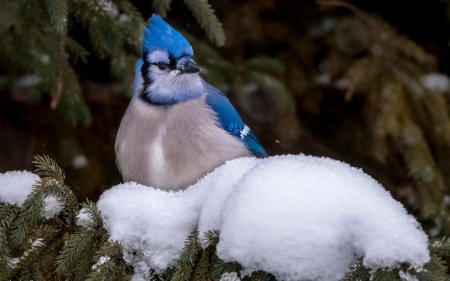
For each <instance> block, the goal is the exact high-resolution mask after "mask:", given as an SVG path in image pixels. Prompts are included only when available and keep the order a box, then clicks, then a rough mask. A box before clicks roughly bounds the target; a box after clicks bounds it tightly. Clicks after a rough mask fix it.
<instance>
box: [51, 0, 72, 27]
mask: <svg viewBox="0 0 450 281" xmlns="http://www.w3.org/2000/svg"><path fill="white" fill-rule="evenodd" d="M46 4H47V14H48V16H49V18H50V23H51V25H52V27H53V29H54V30H55V31H56V32H57V33H65V31H66V28H67V15H68V11H69V10H68V7H67V2H66V0H46Z"/></svg>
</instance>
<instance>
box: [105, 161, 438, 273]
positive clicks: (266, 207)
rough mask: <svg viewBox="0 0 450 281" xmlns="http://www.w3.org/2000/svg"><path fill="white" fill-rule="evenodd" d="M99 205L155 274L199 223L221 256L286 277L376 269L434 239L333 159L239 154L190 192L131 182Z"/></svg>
mask: <svg viewBox="0 0 450 281" xmlns="http://www.w3.org/2000/svg"><path fill="white" fill-rule="evenodd" d="M98 206H99V209H100V210H101V212H102V215H103V217H104V221H105V225H106V227H107V229H108V231H109V232H110V234H111V239H113V240H118V241H119V242H121V243H122V244H123V245H124V247H125V248H126V249H127V250H128V251H129V252H130V253H135V257H136V258H135V259H134V261H132V262H135V264H138V263H139V262H142V260H143V261H145V262H146V264H147V265H148V266H150V267H152V268H154V269H156V270H158V271H162V270H163V269H165V268H166V267H167V266H171V265H174V263H175V261H176V260H177V258H178V256H179V254H180V251H181V249H182V247H183V243H184V241H185V239H186V238H187V236H188V234H189V233H190V232H191V231H192V230H194V229H195V228H197V227H198V229H199V231H200V233H203V232H205V231H208V230H219V231H220V242H219V244H218V245H217V253H218V256H219V257H220V258H221V259H223V260H226V261H237V262H239V263H240V264H242V265H243V266H244V267H245V268H246V269H248V270H264V271H268V272H271V273H273V274H276V275H277V276H278V277H280V278H281V279H283V280H339V279H341V278H342V277H343V276H344V274H345V273H346V272H347V271H348V270H349V267H350V265H351V264H352V262H354V261H355V260H356V259H358V258H360V257H363V260H364V264H365V265H366V266H367V267H369V268H374V269H375V268H379V267H395V266H398V265H399V264H400V263H403V262H408V263H410V264H411V265H413V266H415V267H418V268H420V267H421V266H422V265H424V264H425V263H427V262H428V261H429V259H430V257H429V252H428V249H427V236H426V235H425V233H424V232H423V231H422V230H421V228H420V226H419V224H418V223H417V222H416V220H415V219H414V218H413V217H412V216H410V215H408V214H407V212H406V210H405V208H404V207H403V206H402V205H401V204H400V203H398V202H397V201H395V200H394V199H393V198H392V197H391V195H390V194H389V193H388V192H387V191H386V190H384V189H383V187H382V186H381V185H380V184H379V183H377V182H376V181H375V180H374V179H372V178H371V177H369V176H368V175H366V174H365V173H364V172H362V171H361V170H359V169H356V168H352V167H350V166H349V165H347V164H345V163H342V162H339V161H335V160H331V159H327V158H317V157H311V156H303V155H297V156H294V155H290V156H275V157H270V158H266V159H256V158H240V159H236V160H232V161H229V162H227V163H226V164H225V165H223V166H221V167H219V168H217V169H216V170H215V171H214V172H212V173H210V174H209V175H207V176H205V178H203V179H202V180H200V181H199V182H198V183H197V184H195V185H193V186H191V187H189V188H188V189H187V190H185V191H179V192H167V191H162V190H158V189H154V188H150V187H145V186H142V185H138V184H135V183H127V184H122V185H119V186H116V187H114V188H113V189H111V190H108V191H106V192H105V193H104V194H103V195H102V197H101V198H100V200H99V202H98ZM130 260H131V258H130Z"/></svg>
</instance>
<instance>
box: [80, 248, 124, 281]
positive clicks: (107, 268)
mask: <svg viewBox="0 0 450 281" xmlns="http://www.w3.org/2000/svg"><path fill="white" fill-rule="evenodd" d="M101 258H103V259H104V260H103V261H102V260H101ZM93 260H94V261H97V264H95V265H94V266H92V270H91V272H90V273H89V275H88V276H87V279H86V281H97V280H117V281H121V280H123V281H125V280H129V278H130V273H131V272H132V271H131V270H130V269H131V268H130V266H128V265H127V264H126V262H125V260H124V259H123V248H122V246H121V245H120V244H119V243H118V242H114V243H110V242H104V243H103V245H102V246H101V247H100V248H99V249H98V250H97V251H96V252H95V255H94V259H93ZM99 262H101V264H98V263H99Z"/></svg>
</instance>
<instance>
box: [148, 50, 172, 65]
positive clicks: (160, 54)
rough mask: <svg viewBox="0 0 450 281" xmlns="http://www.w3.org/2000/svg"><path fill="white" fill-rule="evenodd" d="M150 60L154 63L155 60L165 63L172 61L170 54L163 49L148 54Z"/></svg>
mask: <svg viewBox="0 0 450 281" xmlns="http://www.w3.org/2000/svg"><path fill="white" fill-rule="evenodd" d="M148 60H149V62H150V63H154V62H163V63H167V64H169V63H170V60H169V54H168V53H167V52H165V51H161V50H156V51H153V52H151V53H150V54H149V55H148Z"/></svg>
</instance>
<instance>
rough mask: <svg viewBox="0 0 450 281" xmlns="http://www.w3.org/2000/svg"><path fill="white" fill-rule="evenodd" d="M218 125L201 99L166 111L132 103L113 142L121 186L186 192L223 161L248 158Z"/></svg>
mask: <svg viewBox="0 0 450 281" xmlns="http://www.w3.org/2000/svg"><path fill="white" fill-rule="evenodd" d="M218 124H219V123H218V120H217V116H216V114H215V112H214V111H213V110H212V109H211V108H209V107H208V105H207V104H206V103H205V96H202V97H200V98H198V99H192V100H188V101H186V102H184V103H179V104H174V105H168V106H155V105H150V104H148V103H145V102H143V101H142V100H141V99H140V98H138V97H134V98H133V99H132V100H131V102H130V105H129V106H128V109H127V111H126V112H125V115H124V117H123V119H122V122H121V124H120V128H119V131H118V133H117V138H116V156H117V163H118V166H119V169H120V171H121V173H122V176H123V179H124V181H134V182H137V183H141V184H144V185H148V186H153V187H156V188H160V189H166V190H179V189H185V188H186V187H188V186H189V185H191V184H194V183H195V182H196V181H197V180H198V179H200V178H201V177H203V176H204V175H205V174H207V173H209V172H211V171H213V170H214V169H215V168H217V167H219V166H220V165H222V164H224V163H225V162H226V161H228V160H231V159H234V158H238V157H243V156H250V153H249V151H248V150H247V149H246V147H245V145H244V144H243V143H242V142H241V141H239V140H238V139H237V138H235V137H234V136H231V135H230V134H228V133H227V132H226V131H225V130H223V129H221V128H220V127H219V126H218Z"/></svg>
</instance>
